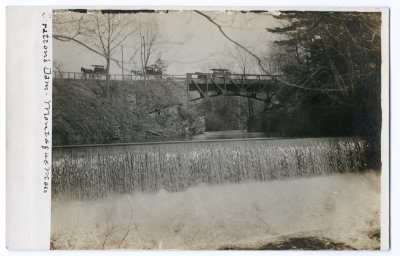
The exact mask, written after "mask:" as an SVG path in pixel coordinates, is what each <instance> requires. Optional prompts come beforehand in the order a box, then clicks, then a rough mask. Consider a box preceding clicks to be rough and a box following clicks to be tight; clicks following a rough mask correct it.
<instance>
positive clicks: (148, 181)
mask: <svg viewBox="0 0 400 256" xmlns="http://www.w3.org/2000/svg"><path fill="white" fill-rule="evenodd" d="M366 146H367V143H366V142H365V141H363V140H362V139H360V138H315V139H283V140H282V139H281V140H265V139H260V140H243V141H222V142H221V141H218V142H212V141H210V142H189V143H176V144H174V143H172V144H148V145H129V146H105V147H82V148H53V173H52V175H53V177H52V192H53V196H54V197H56V198H75V199H94V198H98V197H104V196H107V195H110V194H114V193H130V192H135V191H142V192H143V191H144V192H146V191H147V192H155V191H159V190H166V191H170V192H178V191H183V190H185V189H187V188H188V187H192V186H196V185H198V184H201V183H205V184H220V183H240V182H245V181H268V180H276V179H284V178H294V177H308V176H318V175H324V174H332V173H342V172H355V171H359V170H362V169H363V168H364V166H365V164H366V159H365V150H366Z"/></svg>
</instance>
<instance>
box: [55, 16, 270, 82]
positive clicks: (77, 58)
mask: <svg viewBox="0 0 400 256" xmlns="http://www.w3.org/2000/svg"><path fill="white" fill-rule="evenodd" d="M55 15H64V14H55ZM130 15H137V14H130ZM141 15H157V20H158V23H159V26H160V31H161V37H160V41H161V42H163V43H162V44H160V45H159V51H158V53H155V54H154V55H153V58H152V60H150V64H151V63H152V62H153V61H154V59H155V58H157V57H158V56H159V55H161V58H162V59H164V60H165V61H166V62H167V64H168V67H167V71H166V72H165V73H168V74H174V75H184V74H186V73H189V72H196V71H201V72H207V71H208V70H209V69H210V68H218V67H221V68H228V69H230V70H232V71H236V72H238V71H239V70H238V68H237V66H236V64H235V61H234V59H233V57H232V56H231V55H230V52H231V51H232V49H233V47H234V45H233V43H231V42H230V41H228V40H227V39H226V38H225V37H224V36H223V35H222V34H221V32H220V31H219V30H218V28H217V27H216V26H215V25H213V24H212V23H211V22H210V21H208V20H207V19H205V18H204V17H203V16H201V15H199V14H197V13H195V12H192V11H182V12H179V11H173V12H168V13H157V14H141ZM207 15H209V16H211V17H213V19H214V20H215V21H216V22H217V23H218V24H220V25H221V26H223V29H224V31H225V32H226V33H227V34H228V35H229V36H231V37H232V38H233V39H234V40H237V41H238V42H240V43H241V44H243V45H245V46H246V47H248V48H249V49H250V50H251V51H253V52H255V53H256V54H258V55H259V56H263V55H265V54H266V53H267V52H268V51H269V50H270V47H269V46H268V45H270V44H271V43H272V42H273V41H274V39H275V35H273V34H271V33H269V32H267V31H266V28H267V27H274V26H277V25H278V23H277V21H276V20H275V19H274V18H273V17H272V16H271V15H269V14H267V13H263V14H254V13H240V12H233V11H232V12H229V13H227V12H207ZM53 33H54V32H53ZM139 42H140V36H139V34H138V33H134V34H133V35H132V36H131V37H129V38H128V39H127V40H126V41H124V42H123V44H122V45H123V48H124V61H125V62H128V63H127V64H125V67H126V68H127V69H129V70H130V69H139V68H140V65H138V64H139V58H140V57H139V56H140V54H137V55H136V58H132V56H133V53H134V52H135V49H138V48H139V45H140V43H139ZM53 45H54V48H53V51H54V52H53V54H54V59H55V60H57V61H58V62H60V63H62V65H63V71H69V72H80V69H81V67H85V68H91V66H90V65H96V64H97V65H105V59H104V58H103V57H101V56H99V55H97V54H96V53H93V52H91V51H89V50H88V49H86V48H84V47H82V46H80V45H79V44H77V43H75V42H60V41H58V40H53ZM113 58H115V59H121V50H120V47H119V48H118V49H116V51H115V53H114V55H113ZM134 62H136V63H137V64H136V66H135V65H134ZM253 71H254V72H257V70H256V69H254V70H253ZM110 73H112V74H121V68H120V67H119V66H118V65H116V64H115V63H112V64H111V72H110ZM125 73H126V72H125Z"/></svg>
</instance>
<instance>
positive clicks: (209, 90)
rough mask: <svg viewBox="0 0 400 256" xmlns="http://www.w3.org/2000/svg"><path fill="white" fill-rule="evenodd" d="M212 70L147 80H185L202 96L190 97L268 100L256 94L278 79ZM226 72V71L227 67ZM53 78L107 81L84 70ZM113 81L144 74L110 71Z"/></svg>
mask: <svg viewBox="0 0 400 256" xmlns="http://www.w3.org/2000/svg"><path fill="white" fill-rule="evenodd" d="M213 71H214V72H213V73H199V72H196V73H187V74H186V76H184V75H165V74H163V75H162V77H161V78H160V77H149V78H148V80H158V79H166V80H172V81H176V82H184V83H185V86H186V87H187V90H188V92H198V94H199V97H197V98H194V99H190V101H197V100H201V99H207V98H210V97H217V96H241V97H246V98H252V99H256V100H260V101H265V99H264V98H261V97H259V96H258V95H257V94H259V93H262V92H264V93H265V92H267V91H268V89H269V88H271V86H273V85H274V84H276V81H275V80H274V79H273V77H272V76H270V75H262V74H232V73H229V72H215V70H213ZM224 71H226V70H224ZM53 78H54V79H74V80H105V79H106V77H105V75H97V76H92V77H91V76H85V75H84V73H81V72H54V73H53ZM109 78H110V80H116V81H127V82H129V81H141V80H143V77H138V76H136V75H132V74H127V75H121V74H118V75H117V74H110V77H109Z"/></svg>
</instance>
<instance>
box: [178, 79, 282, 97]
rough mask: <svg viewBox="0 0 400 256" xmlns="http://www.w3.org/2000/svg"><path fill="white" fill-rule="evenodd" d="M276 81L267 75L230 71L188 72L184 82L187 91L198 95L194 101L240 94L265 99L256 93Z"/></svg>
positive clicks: (266, 88) (265, 89) (263, 90)
mask: <svg viewBox="0 0 400 256" xmlns="http://www.w3.org/2000/svg"><path fill="white" fill-rule="evenodd" d="M275 83H276V81H275V80H274V79H273V78H272V76H269V75H261V74H246V75H244V74H231V73H222V74H221V73H215V72H214V73H188V74H186V84H187V86H188V91H197V92H198V93H199V94H200V97H198V98H195V99H191V101H196V100H199V99H206V98H209V97H216V96H220V95H223V96H241V97H246V98H253V99H256V100H261V101H265V99H263V98H259V97H258V96H257V93H260V92H266V91H267V90H268V88H270V87H271V86H272V85H274V84H275Z"/></svg>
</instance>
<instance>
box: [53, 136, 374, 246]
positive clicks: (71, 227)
mask: <svg viewBox="0 0 400 256" xmlns="http://www.w3.org/2000/svg"><path fill="white" fill-rule="evenodd" d="M365 149H366V143H365V141H363V140H362V139H360V138H295V139H289V138H286V139H279V138H268V137H265V135H263V134H261V133H243V132H241V131H229V132H209V133H204V134H200V135H195V136H193V137H191V138H186V140H185V141H184V142H182V143H180V142H178V141H174V142H172V143H163V142H160V141H158V142H157V141H153V142H152V143H138V144H118V145H106V146H91V147H67V148H53V178H52V193H53V194H52V198H53V201H52V248H64V249H65V248H68V249H72V248H75V249H117V248H120V249H121V248H130V249H149V248H151V249H224V248H225V249H228V248H233V249H234V248H242V249H245V248H252V249H256V248H266V249H268V248H269V249H279V248H286V249H293V248H292V247H293V246H294V247H295V248H308V249H318V248H320V249H324V248H325V249H376V248H379V230H380V228H379V223H380V222H379V218H380V216H379V212H380V211H379V202H380V199H379V198H380V185H379V184H380V172H379V171H377V170H375V171H371V170H370V171H368V170H365V167H364V166H365V163H366V159H365ZM355 216H356V217H355ZM310 244H313V246H314V247H315V248H309V246H310ZM285 246H286V247H285ZM287 246H289V247H288V248H287ZM291 246H292V247H291ZM307 246H308V247H307Z"/></svg>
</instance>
